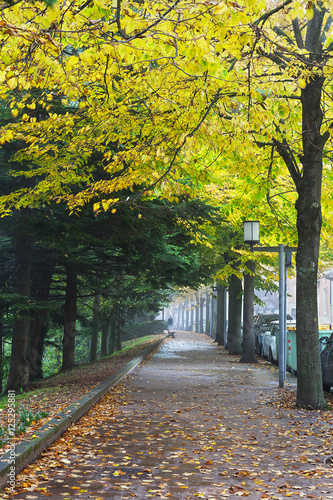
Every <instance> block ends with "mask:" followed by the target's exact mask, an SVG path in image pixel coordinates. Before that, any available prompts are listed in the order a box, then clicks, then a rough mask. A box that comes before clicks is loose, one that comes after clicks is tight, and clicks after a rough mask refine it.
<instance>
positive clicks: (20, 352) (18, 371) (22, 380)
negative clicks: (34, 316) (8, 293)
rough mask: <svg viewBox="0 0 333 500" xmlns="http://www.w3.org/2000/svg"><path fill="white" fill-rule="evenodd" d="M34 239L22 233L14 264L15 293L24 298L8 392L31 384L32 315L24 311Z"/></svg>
mask: <svg viewBox="0 0 333 500" xmlns="http://www.w3.org/2000/svg"><path fill="white" fill-rule="evenodd" d="M31 263H32V237H31V236H30V235H28V234H25V233H22V234H21V235H20V236H19V238H18V239H17V241H16V246H15V264H14V287H13V291H14V293H16V294H18V295H20V296H21V297H22V302H21V304H19V305H18V306H17V308H16V314H15V320H14V325H13V335H12V347H11V358H10V367H9V375H8V381H7V387H6V391H9V390H15V391H17V390H19V389H21V388H23V387H25V386H26V385H27V384H28V382H29V352H28V349H29V329H30V315H29V314H28V312H27V311H24V310H22V306H23V307H24V306H25V305H27V301H28V300H29V298H30V278H31Z"/></svg>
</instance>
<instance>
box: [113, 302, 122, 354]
mask: <svg viewBox="0 0 333 500" xmlns="http://www.w3.org/2000/svg"><path fill="white" fill-rule="evenodd" d="M122 324H123V323H122V315H121V310H118V311H117V320H116V335H115V345H114V350H115V351H116V352H118V351H121V349H122V345H121V327H122Z"/></svg>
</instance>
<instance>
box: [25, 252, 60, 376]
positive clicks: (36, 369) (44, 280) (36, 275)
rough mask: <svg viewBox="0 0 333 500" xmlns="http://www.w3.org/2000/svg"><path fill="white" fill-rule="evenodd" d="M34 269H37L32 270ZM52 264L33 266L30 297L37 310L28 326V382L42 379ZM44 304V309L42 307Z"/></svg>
mask: <svg viewBox="0 0 333 500" xmlns="http://www.w3.org/2000/svg"><path fill="white" fill-rule="evenodd" d="M34 267H36V268H37V269H34ZM53 270H54V262H53V261H52V260H51V261H48V263H46V262H44V264H42V263H41V262H38V264H37V265H36V266H33V272H32V296H33V298H34V299H35V301H37V305H38V310H36V311H34V312H33V313H32V318H31V325H30V360H29V362H30V366H29V381H30V382H32V381H33V380H35V379H36V378H42V377H43V353H44V340H45V337H46V334H47V330H48V322H47V320H48V308H47V307H46V302H47V300H48V298H49V295H50V288H51V282H52V275H53ZM42 304H45V308H43V307H42Z"/></svg>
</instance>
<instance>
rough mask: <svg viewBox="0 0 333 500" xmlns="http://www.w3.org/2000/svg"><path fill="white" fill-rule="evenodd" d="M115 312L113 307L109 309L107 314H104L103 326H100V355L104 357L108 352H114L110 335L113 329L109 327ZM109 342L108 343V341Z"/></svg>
mask: <svg viewBox="0 0 333 500" xmlns="http://www.w3.org/2000/svg"><path fill="white" fill-rule="evenodd" d="M114 313H115V307H113V308H112V309H111V311H110V312H109V314H108V315H107V316H106V315H104V322H103V327H102V337H101V357H102V358H105V356H108V355H109V354H112V353H113V352H114V347H113V345H112V344H114V340H113V337H112V334H113V331H112V329H111V325H112V320H113V317H114ZM110 341H111V343H110V344H109V342H110Z"/></svg>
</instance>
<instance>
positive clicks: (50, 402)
mask: <svg viewBox="0 0 333 500" xmlns="http://www.w3.org/2000/svg"><path fill="white" fill-rule="evenodd" d="M161 337H162V336H161V335H154V336H153V337H151V338H147V337H145V338H144V339H142V341H140V340H139V341H138V339H134V340H133V341H128V342H127V343H126V348H125V349H123V350H122V351H120V352H119V353H116V354H115V355H112V356H109V357H106V358H103V359H101V360H99V361H96V362H93V363H87V364H80V365H77V366H75V367H74V368H73V369H72V370H69V371H66V372H64V373H59V374H57V375H55V376H52V377H49V378H46V379H44V380H40V381H37V382H33V383H31V384H30V385H29V387H28V389H27V391H26V392H25V393H23V394H22V395H19V396H17V398H16V418H17V419H18V417H19V416H20V413H21V412H22V409H23V410H24V411H29V413H30V414H31V415H37V414H46V415H47V416H46V417H44V418H39V419H38V420H36V421H34V420H32V421H31V422H30V425H29V426H28V427H27V428H26V429H25V431H24V432H22V433H19V434H18V435H16V436H15V437H13V438H12V439H11V440H10V441H9V440H8V441H7V442H5V443H4V445H3V446H2V447H1V448H0V458H1V457H2V456H3V455H4V453H6V451H7V450H8V449H9V447H10V446H11V444H12V443H13V442H15V445H17V444H19V443H20V442H21V441H23V440H27V439H29V438H31V437H32V436H33V435H34V433H35V432H36V430H38V429H39V428H40V427H42V426H43V425H44V424H45V423H47V422H48V421H49V420H51V418H57V414H58V413H59V412H61V411H63V410H65V409H66V408H67V407H68V406H70V405H71V404H72V403H75V402H76V401H78V400H79V399H80V398H81V397H82V396H84V395H85V394H86V393H87V392H89V391H90V390H91V389H93V388H94V387H96V386H97V385H98V384H100V383H101V382H103V381H104V380H106V379H107V378H108V377H111V375H113V374H114V373H115V372H116V371H118V370H120V369H121V368H122V367H123V366H124V365H126V363H128V362H129V361H131V360H132V359H134V358H135V357H136V356H139V355H140V354H141V352H142V351H143V350H144V349H147V348H148V347H149V346H151V345H152V344H154V343H155V342H156V341H157V340H158V339H160V338H161ZM132 344H133V345H132ZM7 410H8V408H7V407H6V406H4V407H3V408H2V409H0V428H3V429H6V427H7V423H8V419H9V416H8V412H7Z"/></svg>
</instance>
